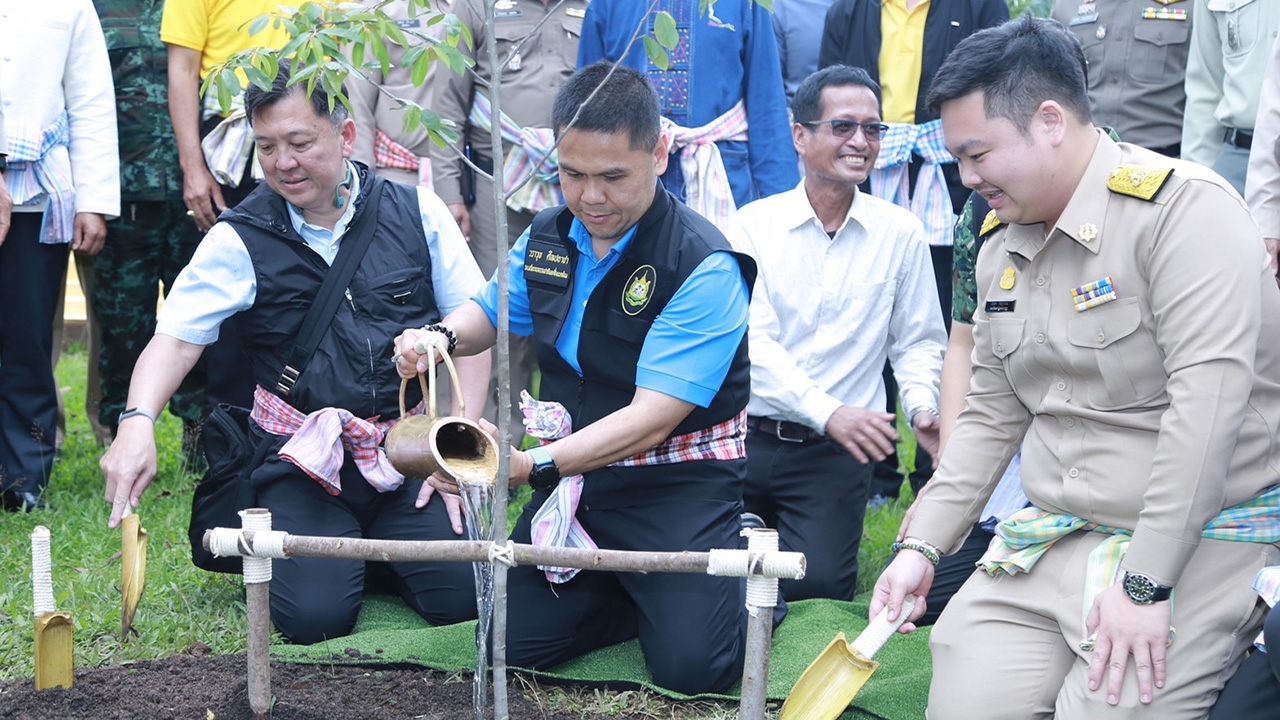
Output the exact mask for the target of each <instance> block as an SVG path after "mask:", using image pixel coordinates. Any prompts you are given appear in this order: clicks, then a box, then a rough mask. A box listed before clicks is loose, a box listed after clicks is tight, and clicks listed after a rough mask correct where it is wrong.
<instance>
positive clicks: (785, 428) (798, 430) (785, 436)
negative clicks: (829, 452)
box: [747, 417, 827, 443]
mask: <svg viewBox="0 0 1280 720" xmlns="http://www.w3.org/2000/svg"><path fill="white" fill-rule="evenodd" d="M747 426H748V427H750V428H751V429H752V430H754V431H755V432H758V433H761V434H764V435H768V436H770V437H773V438H776V439H778V440H781V441H783V442H792V443H806V442H816V441H818V440H826V439H827V436H826V435H823V434H822V433H820V432H818V431H816V430H814V429H813V428H811V427H809V426H807V425H801V424H800V423H793V422H787V421H786V420H774V419H773V418H766V417H753V418H747Z"/></svg>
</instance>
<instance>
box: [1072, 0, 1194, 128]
mask: <svg viewBox="0 0 1280 720" xmlns="http://www.w3.org/2000/svg"><path fill="white" fill-rule="evenodd" d="M1193 7H1194V3H1192V2H1191V0H1172V2H1170V3H1169V4H1168V5H1160V4H1159V3H1157V2H1153V1H1151V0H1093V1H1092V2H1089V1H1085V0H1057V2H1055V3H1054V5H1053V19H1054V20H1057V21H1058V22H1060V23H1062V24H1063V25H1066V26H1067V27H1068V28H1069V29H1070V30H1071V32H1072V33H1073V34H1074V35H1075V36H1076V37H1077V38H1079V40H1080V45H1081V46H1082V47H1083V48H1084V56H1085V59H1086V60H1088V61H1089V103H1090V104H1091V105H1092V106H1093V121H1094V122H1095V123H1098V124H1099V125H1109V126H1111V127H1113V128H1115V130H1116V132H1117V133H1118V134H1119V135H1120V137H1122V138H1124V140H1125V142H1131V143H1134V144H1135V145H1141V146H1143V147H1145V148H1148V149H1155V148H1165V147H1168V146H1170V145H1176V144H1178V143H1179V142H1181V140H1182V109H1183V106H1184V105H1185V104H1186V101H1187V95H1186V92H1185V91H1184V90H1183V79H1184V78H1185V76H1186V72H1187V54H1188V53H1189V52H1190V51H1191V16H1192V14H1193V12H1192V8H1193ZM1144 14H1145V15H1147V16H1149V17H1144Z"/></svg>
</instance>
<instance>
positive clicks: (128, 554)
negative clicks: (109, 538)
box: [120, 507, 147, 642]
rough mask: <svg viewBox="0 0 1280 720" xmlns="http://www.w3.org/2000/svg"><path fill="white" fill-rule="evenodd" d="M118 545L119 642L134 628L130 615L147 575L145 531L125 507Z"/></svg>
mask: <svg viewBox="0 0 1280 720" xmlns="http://www.w3.org/2000/svg"><path fill="white" fill-rule="evenodd" d="M120 549H121V553H120V572H121V578H120V594H121V599H122V602H121V605H120V642H129V632H130V631H133V632H135V633H136V632H137V631H136V630H134V629H133V615H134V613H135V612H137V610H138V602H139V601H140V600H141V599H142V589H143V587H144V586H145V585H146V579H147V531H146V529H144V528H143V527H142V519H141V518H139V517H138V516H137V515H135V514H134V513H132V512H130V510H129V508H128V507H126V508H125V516H124V518H123V519H122V520H121V522H120Z"/></svg>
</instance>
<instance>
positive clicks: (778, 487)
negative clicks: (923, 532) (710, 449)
mask: <svg viewBox="0 0 1280 720" xmlns="http://www.w3.org/2000/svg"><path fill="white" fill-rule="evenodd" d="M870 485H871V465H864V464H862V463H860V462H858V461H857V460H855V459H854V458H853V456H852V455H850V454H849V453H848V452H847V451H846V450H845V449H844V448H842V447H840V445H839V444H837V443H835V442H832V441H830V440H812V441H809V442H805V443H793V442H786V441H784V440H779V439H778V438H776V437H774V436H772V435H770V434H768V433H764V432H760V431H752V432H750V433H749V434H748V435H747V487H746V491H745V492H744V493H743V503H744V504H745V506H746V509H747V511H748V512H753V513H755V514H757V515H759V516H760V517H761V518H762V519H763V520H764V522H765V525H767V526H769V527H772V528H777V530H778V544H779V545H780V546H781V548H782V549H783V550H791V551H795V552H802V553H804V555H805V560H806V561H807V566H808V567H807V569H806V571H805V576H804V579H803V580H783V581H781V582H780V583H779V584H778V587H779V589H780V590H781V591H782V596H783V597H784V598H786V599H787V600H788V601H793V600H803V599H806V598H834V599H836V600H851V599H853V594H854V591H855V590H856V589H857V585H858V545H859V543H860V542H861V540H862V520H863V515H864V514H865V513H866V509H867V494H868V492H869V488H870Z"/></svg>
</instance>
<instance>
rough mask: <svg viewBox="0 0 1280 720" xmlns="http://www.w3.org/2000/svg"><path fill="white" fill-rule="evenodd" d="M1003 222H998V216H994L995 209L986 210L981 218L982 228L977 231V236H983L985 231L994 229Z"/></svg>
mask: <svg viewBox="0 0 1280 720" xmlns="http://www.w3.org/2000/svg"><path fill="white" fill-rule="evenodd" d="M1003 224H1004V223H1002V222H1000V218H998V217H996V211H995V210H991V211H988V212H987V216H986V217H985V218H983V219H982V229H981V230H979V231H978V237H985V236H986V234H987V233H989V232H991V231H992V230H995V229H996V228H998V227H1000V226H1001V225H1003Z"/></svg>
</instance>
